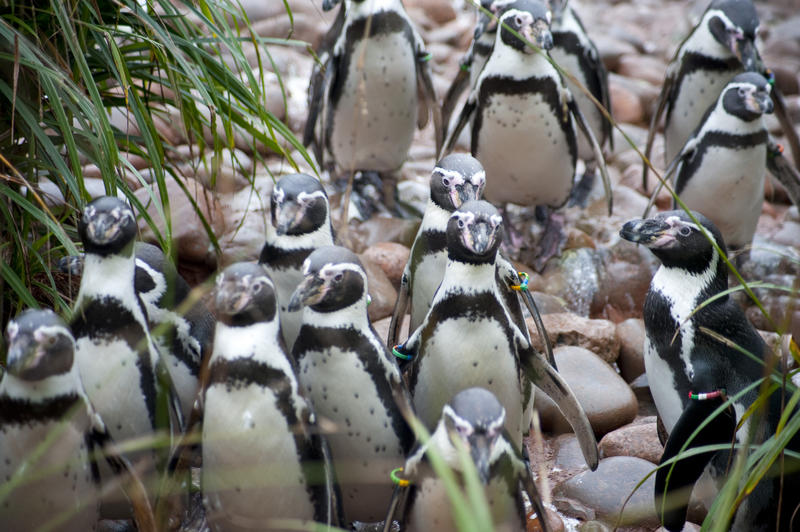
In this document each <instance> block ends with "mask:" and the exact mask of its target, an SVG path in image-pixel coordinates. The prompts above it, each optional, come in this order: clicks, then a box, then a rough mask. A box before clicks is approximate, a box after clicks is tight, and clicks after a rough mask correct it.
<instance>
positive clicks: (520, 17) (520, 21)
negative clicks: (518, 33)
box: [514, 15, 522, 27]
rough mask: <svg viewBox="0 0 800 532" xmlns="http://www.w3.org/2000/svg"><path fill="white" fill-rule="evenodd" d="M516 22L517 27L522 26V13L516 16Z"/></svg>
mask: <svg viewBox="0 0 800 532" xmlns="http://www.w3.org/2000/svg"><path fill="white" fill-rule="evenodd" d="M514 24H516V25H517V27H521V26H522V16H521V15H517V16H515V17H514Z"/></svg>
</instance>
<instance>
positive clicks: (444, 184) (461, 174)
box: [387, 153, 486, 346]
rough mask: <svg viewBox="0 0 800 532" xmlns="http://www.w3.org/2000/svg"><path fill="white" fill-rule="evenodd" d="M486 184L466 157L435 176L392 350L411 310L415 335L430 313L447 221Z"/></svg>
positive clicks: (453, 158) (455, 156)
mask: <svg viewBox="0 0 800 532" xmlns="http://www.w3.org/2000/svg"><path fill="white" fill-rule="evenodd" d="M485 184H486V172H485V171H484V170H483V166H482V165H481V163H480V162H478V160H477V159H475V158H474V157H472V156H471V155H468V154H464V153H451V154H450V155H447V156H445V157H443V158H442V159H441V160H440V161H439V162H438V163H437V164H436V166H435V167H434V169H433V171H432V172H431V177H430V194H429V196H428V204H427V205H426V207H425V213H424V214H423V216H422V222H421V223H420V227H419V230H418V231H417V236H416V237H415V238H414V243H413V244H412V246H411V253H410V255H409V259H408V263H407V264H406V267H405V269H404V270H403V276H402V278H401V281H400V293H399V294H398V297H397V301H396V302H395V306H394V311H393V313H392V321H391V323H390V325H389V331H390V333H389V338H388V342H387V344H388V345H389V346H394V345H395V343H396V338H397V334H398V330H399V327H400V325H401V323H402V318H403V316H404V315H405V313H406V309H407V308H408V307H410V314H411V322H410V325H409V330H411V331H414V330H416V328H417V327H419V325H420V323H422V320H423V319H424V318H425V314H427V313H428V309H429V308H430V306H431V301H432V300H433V295H434V293H435V292H436V289H437V288H438V287H439V283H441V282H442V276H443V274H444V267H445V265H446V264H447V250H446V245H447V242H446V237H445V231H446V230H447V220H448V219H449V218H450V214H451V213H452V212H453V211H454V210H456V209H457V208H459V207H460V206H461V204H462V203H464V202H465V201H470V200H477V199H480V198H481V195H482V193H483V187H484V185H485Z"/></svg>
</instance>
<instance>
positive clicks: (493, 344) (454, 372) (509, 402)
mask: <svg viewBox="0 0 800 532" xmlns="http://www.w3.org/2000/svg"><path fill="white" fill-rule="evenodd" d="M419 356H420V361H419V364H420V366H419V370H418V374H417V380H416V383H415V384H414V387H413V389H412V390H411V394H412V396H413V398H414V407H415V410H416V412H417V416H419V418H420V419H421V420H422V422H423V423H425V425H426V426H427V427H428V428H429V429H431V430H432V429H433V428H434V427H435V426H436V423H437V421H438V420H439V417H440V416H441V414H442V408H443V407H444V405H445V404H446V403H447V402H448V401H450V399H452V398H453V396H454V395H455V394H457V393H458V392H460V391H461V390H464V389H466V388H470V387H473V386H480V387H482V388H486V389H487V390H489V391H491V392H492V393H494V394H495V395H496V396H497V399H498V400H499V401H500V403H501V404H502V405H503V407H504V408H505V409H506V423H505V427H506V429H507V430H508V431H509V434H511V435H512V437H515V441H514V443H515V445H517V447H520V446H521V444H522V434H523V431H522V411H523V408H524V405H523V402H524V397H523V393H522V388H521V383H520V376H519V372H518V370H517V365H516V362H515V360H516V358H515V354H514V353H512V352H511V351H510V346H509V340H508V338H507V336H506V331H505V329H504V328H503V327H502V326H501V324H500V323H498V322H497V321H494V320H489V319H484V320H483V321H481V322H480V323H479V324H478V323H477V322H475V321H472V320H469V319H467V318H455V319H448V320H445V321H443V322H439V323H437V324H436V325H435V326H434V328H433V331H432V332H431V333H430V335H428V336H426V337H424V338H423V340H422V344H421V346H420V355H419Z"/></svg>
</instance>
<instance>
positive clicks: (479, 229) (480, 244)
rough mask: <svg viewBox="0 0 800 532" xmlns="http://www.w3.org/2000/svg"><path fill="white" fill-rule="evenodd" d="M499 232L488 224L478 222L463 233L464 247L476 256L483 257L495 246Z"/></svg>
mask: <svg viewBox="0 0 800 532" xmlns="http://www.w3.org/2000/svg"><path fill="white" fill-rule="evenodd" d="M496 236H497V232H496V230H495V229H494V228H493V227H492V226H491V225H490V224H489V223H488V222H476V223H474V224H471V225H469V226H468V227H466V228H465V229H464V230H463V231H462V232H461V238H462V239H463V241H464V245H465V246H466V247H467V248H468V249H470V250H472V252H473V253H475V254H476V255H483V254H484V253H486V251H487V250H488V249H490V248H491V247H492V246H494V241H495V239H496Z"/></svg>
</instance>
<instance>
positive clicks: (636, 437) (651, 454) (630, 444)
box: [598, 417, 664, 464]
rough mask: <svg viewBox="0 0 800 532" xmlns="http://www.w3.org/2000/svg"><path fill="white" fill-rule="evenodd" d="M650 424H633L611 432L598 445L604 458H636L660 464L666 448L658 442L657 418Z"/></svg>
mask: <svg viewBox="0 0 800 532" xmlns="http://www.w3.org/2000/svg"><path fill="white" fill-rule="evenodd" d="M651 419H652V422H648V423H631V424H629V425H625V426H624V427H620V428H618V429H616V430H614V431H612V432H609V433H608V434H606V435H605V436H603V438H602V439H601V440H600V442H599V443H598V445H599V447H600V452H601V453H602V456H603V457H610V456H634V457H636V458H641V459H642V460H647V461H648V462H652V463H654V464H658V462H659V461H660V460H661V455H662V454H664V447H663V446H662V445H661V442H660V441H659V440H658V431H657V428H656V420H655V417H652V418H651Z"/></svg>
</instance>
